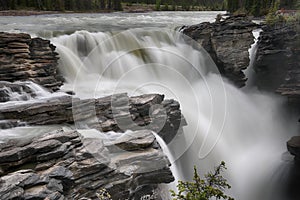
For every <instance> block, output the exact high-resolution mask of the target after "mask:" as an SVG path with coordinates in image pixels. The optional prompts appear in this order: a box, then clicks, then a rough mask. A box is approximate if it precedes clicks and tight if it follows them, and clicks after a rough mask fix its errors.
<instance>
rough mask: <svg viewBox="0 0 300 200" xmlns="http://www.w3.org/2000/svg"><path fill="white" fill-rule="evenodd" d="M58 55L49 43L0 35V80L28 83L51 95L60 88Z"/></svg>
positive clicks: (24, 37)
mask: <svg viewBox="0 0 300 200" xmlns="http://www.w3.org/2000/svg"><path fill="white" fill-rule="evenodd" d="M57 60H58V57H57V53H56V52H55V46H53V45H52V44H50V41H48V40H44V39H41V38H31V37H30V35H28V34H24V33H4V32H1V33H0V80H1V81H9V82H15V81H24V80H30V81H33V82H35V83H37V84H39V85H41V86H44V87H46V88H48V89H49V90H51V91H56V90H58V89H59V87H60V86H61V85H62V81H63V78H62V76H61V75H59V73H58V69H57V65H58V64H57Z"/></svg>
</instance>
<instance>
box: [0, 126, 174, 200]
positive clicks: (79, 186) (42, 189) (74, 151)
mask: <svg viewBox="0 0 300 200" xmlns="http://www.w3.org/2000/svg"><path fill="white" fill-rule="evenodd" d="M99 134H100V133H99ZM169 166H170V163H169V161H168V159H167V157H166V156H165V155H164V154H163V152H162V151H161V149H160V146H159V144H158V143H157V142H156V139H155V137H154V135H153V133H152V132H151V131H149V130H139V131H134V132H126V133H125V134H122V135H121V136H119V137H117V139H113V140H111V139H110V138H109V136H108V137H107V138H106V139H105V140H103V139H99V138H92V137H89V138H87V137H86V138H83V137H82V136H81V134H79V133H78V132H77V131H63V130H59V131H55V132H51V133H47V134H45V135H43V136H39V137H37V138H34V139H32V140H28V141H24V140H11V141H9V142H7V143H2V144H0V199H1V200H4V199H5V200H13V199H24V200H33V199H35V200H38V199H41V200H42V199H47V200H62V199H81V200H84V199H85V200H87V199H98V198H97V197H99V196H101V195H103V194H104V195H105V193H106V192H107V193H109V194H110V195H111V198H112V199H118V200H124V199H145V198H148V197H149V198H150V197H151V196H152V197H155V198H152V199H161V198H160V197H159V191H158V184H160V183H169V182H172V181H174V177H173V175H172V172H171V171H170V168H169ZM149 198H148V199H149Z"/></svg>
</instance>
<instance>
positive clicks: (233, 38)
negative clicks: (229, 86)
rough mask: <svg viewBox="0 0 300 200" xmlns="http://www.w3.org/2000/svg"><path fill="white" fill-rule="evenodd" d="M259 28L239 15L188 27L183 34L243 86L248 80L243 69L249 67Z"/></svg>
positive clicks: (220, 68) (229, 76)
mask: <svg viewBox="0 0 300 200" xmlns="http://www.w3.org/2000/svg"><path fill="white" fill-rule="evenodd" d="M255 28H257V25H256V24H254V23H253V22H252V21H251V20H250V19H249V18H247V17H245V16H242V15H239V16H232V17H229V18H227V19H225V20H224V21H220V22H214V23H208V22H204V23H201V24H197V25H192V26H188V27H184V28H183V30H182V31H183V33H184V34H185V35H187V36H189V37H190V38H191V39H193V40H195V41H196V42H197V43H198V44H200V45H201V46H202V47H203V48H204V49H205V50H206V51H207V52H208V53H209V54H210V56H211V58H212V59H213V60H214V62H215V63H216V65H217V67H218V69H219V71H220V73H221V74H223V75H224V76H225V77H227V78H228V79H229V80H231V81H232V82H233V83H234V84H235V85H237V86H239V87H242V86H244V85H245V82H246V80H247V79H246V77H245V74H244V72H243V71H242V70H244V69H246V68H247V67H248V66H249V52H248V49H249V48H250V47H251V44H252V43H253V42H254V37H253V34H252V31H253V30H254V29H255ZM187 40H189V39H187Z"/></svg>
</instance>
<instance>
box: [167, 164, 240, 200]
mask: <svg viewBox="0 0 300 200" xmlns="http://www.w3.org/2000/svg"><path fill="white" fill-rule="evenodd" d="M225 169H226V166H225V162H224V161H222V162H221V164H220V165H219V166H217V167H216V168H215V170H214V172H209V173H207V174H206V175H205V176H204V179H201V178H200V176H199V175H198V172H197V168H196V167H194V178H193V182H184V181H179V182H178V185H177V188H178V193H176V192H174V191H173V190H171V195H172V197H174V198H173V200H209V199H210V198H213V197H215V198H216V199H228V200H234V199H233V198H231V197H229V196H227V195H226V194H225V193H224V190H225V189H230V188H231V186H230V185H229V184H228V183H227V180H226V179H225V178H223V177H222V175H221V172H222V171H223V170H225Z"/></svg>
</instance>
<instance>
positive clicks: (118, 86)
mask: <svg viewBox="0 0 300 200" xmlns="http://www.w3.org/2000/svg"><path fill="white" fill-rule="evenodd" d="M52 41H53V42H54V43H55V45H56V46H57V48H58V49H57V50H58V52H59V54H60V56H61V59H60V70H61V71H62V72H63V73H64V75H65V77H66V79H67V80H68V84H65V85H64V87H65V88H66V89H72V90H74V91H75V93H76V95H78V96H80V97H81V98H88V97H97V96H105V95H107V94H112V93H117V92H127V93H129V95H136V94H141V93H163V94H165V95H166V97H167V98H174V99H176V100H178V101H179V102H180V104H181V108H182V112H183V115H184V116H185V118H186V120H187V123H188V126H187V127H185V128H184V134H178V135H177V136H176V137H175V138H174V139H173V140H172V141H171V142H170V143H169V144H168V147H169V149H170V151H171V154H172V158H173V160H171V162H172V163H173V164H174V165H176V168H177V170H178V171H179V172H180V174H179V175H178V176H179V177H178V179H190V178H191V177H192V172H193V166H194V165H197V166H198V169H200V170H201V172H207V171H208V170H211V169H212V168H213V166H215V165H217V164H218V163H219V162H220V161H221V160H224V161H226V163H227V166H228V171H227V174H226V177H228V180H229V182H230V183H231V185H232V191H231V193H232V195H233V196H234V197H235V198H236V199H241V200H253V199H258V200H262V199H266V196H265V195H264V192H265V191H262V190H261V189H262V188H267V186H268V184H269V181H270V180H269V177H271V176H272V174H273V172H274V170H275V169H276V167H277V166H278V163H280V159H281V154H282V152H284V151H285V146H284V144H285V141H286V140H287V139H288V138H289V135H288V134H286V130H289V131H290V132H293V130H291V129H292V127H293V126H292V125H291V124H289V122H288V121H287V119H288V117H286V116H285V114H284V111H283V110H282V109H281V107H282V105H283V104H284V102H283V101H282V99H280V98H279V97H277V96H274V95H270V94H262V93H259V92H257V91H248V90H247V91H242V90H240V89H237V88H235V87H234V86H232V85H231V84H230V83H228V82H227V81H226V80H223V79H222V78H221V77H220V76H219V74H218V73H217V70H216V67H215V65H214V63H213V62H212V60H211V59H210V57H209V56H208V54H207V53H206V52H205V51H204V50H200V51H199V50H195V49H193V48H192V47H191V45H187V44H186V43H185V42H184V40H183V39H182V37H181V35H180V34H179V33H177V32H174V31H171V30H164V29H161V30H141V29H130V30H128V31H124V32H121V33H118V34H117V33H103V32H99V33H90V32H87V31H78V32H75V33H74V34H72V35H69V36H61V37H58V38H53V39H52ZM287 127H288V128H287Z"/></svg>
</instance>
